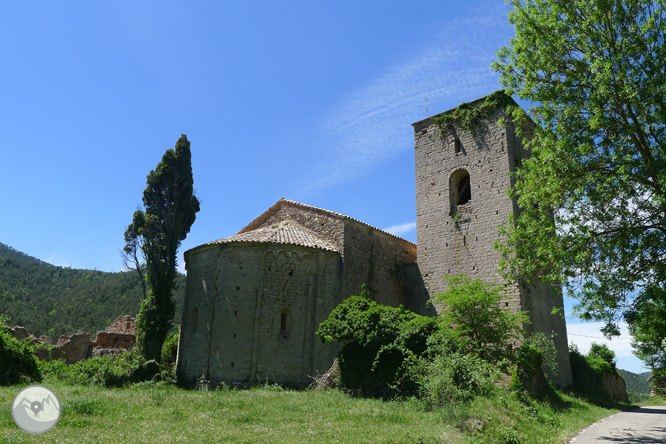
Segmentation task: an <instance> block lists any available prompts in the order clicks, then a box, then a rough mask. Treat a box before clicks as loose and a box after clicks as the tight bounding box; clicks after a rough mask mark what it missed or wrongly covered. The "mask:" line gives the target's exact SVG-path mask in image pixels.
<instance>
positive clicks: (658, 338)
mask: <svg viewBox="0 0 666 444" xmlns="http://www.w3.org/2000/svg"><path fill="white" fill-rule="evenodd" d="M626 319H627V322H628V324H629V332H630V333H631V335H632V336H633V338H634V340H633V341H632V346H633V347H634V354H635V355H636V356H638V357H639V358H640V359H642V360H643V361H645V363H646V365H647V366H648V367H649V368H650V369H651V370H652V376H651V378H650V383H651V385H652V389H653V390H654V391H655V392H658V393H661V394H666V297H665V296H664V293H663V290H661V291H660V290H658V289H656V288H655V287H653V288H650V289H649V290H648V291H645V292H643V294H641V296H640V297H639V298H638V299H637V300H636V302H635V303H634V306H633V307H632V310H630V311H629V313H627V315H626Z"/></svg>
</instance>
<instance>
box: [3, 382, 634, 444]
mask: <svg viewBox="0 0 666 444" xmlns="http://www.w3.org/2000/svg"><path fill="white" fill-rule="evenodd" d="M46 385H47V386H49V387H51V388H53V389H54V390H55V391H56V393H57V395H58V397H59V398H60V401H61V403H62V416H61V419H60V422H59V423H58V425H57V426H56V427H55V428H54V429H52V430H51V431H49V432H47V433H45V434H44V435H30V434H27V433H24V432H23V431H21V430H20V429H19V428H18V427H16V425H15V424H14V422H13V420H12V417H11V412H10V405H11V402H12V400H13V398H14V396H15V394H16V393H17V392H18V391H19V389H20V388H21V387H19V386H12V387H0V406H2V407H1V409H0V442H2V443H52V442H57V443H213V442H216V443H217V442H230V443H456V444H458V443H460V444H462V443H506V444H515V443H525V444H527V443H530V444H532V443H535V444H538V443H563V442H566V441H567V440H568V439H569V438H571V437H572V436H573V435H574V434H575V433H576V431H577V430H579V429H581V428H583V427H585V426H587V425H588V424H590V423H592V422H594V421H596V420H598V419H600V418H602V417H604V416H607V415H610V414H612V413H613V412H616V411H618V410H619V408H626V407H627V406H621V405H618V406H608V405H606V406H599V405H595V404H594V403H591V402H587V401H584V400H583V399H581V398H579V397H575V396H572V395H566V394H556V395H554V398H551V400H550V401H549V402H534V401H532V402H529V401H528V402H527V403H525V401H520V400H519V399H518V397H516V396H515V394H513V393H512V392H509V391H505V390H503V389H498V390H497V393H496V394H495V395H493V396H492V397H491V398H477V399H476V400H474V401H473V402H472V403H470V404H467V405H465V406H457V407H456V406H448V407H447V406H445V407H442V408H436V409H431V408H427V406H425V405H424V404H423V403H421V402H417V401H403V402H400V401H393V402H384V401H380V400H373V399H358V398H353V397H350V396H348V395H346V394H344V393H342V392H340V391H337V390H329V391H316V392H313V391H290V390H281V389H277V388H274V387H263V388H258V389H252V390H220V389H218V390H211V391H207V392H203V391H192V390H184V389H181V388H177V387H174V386H170V385H163V384H151V383H144V384H137V385H134V386H130V387H128V388H123V389H105V388H101V387H96V386H68V385H62V384H59V383H57V382H53V383H50V382H46ZM609 407H610V408H609Z"/></svg>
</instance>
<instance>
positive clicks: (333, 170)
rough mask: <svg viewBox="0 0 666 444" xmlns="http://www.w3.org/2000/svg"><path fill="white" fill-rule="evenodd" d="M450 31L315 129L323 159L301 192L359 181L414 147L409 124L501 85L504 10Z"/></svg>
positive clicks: (428, 38) (506, 30) (449, 25)
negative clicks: (498, 56) (496, 63)
mask: <svg viewBox="0 0 666 444" xmlns="http://www.w3.org/2000/svg"><path fill="white" fill-rule="evenodd" d="M440 29H443V30H444V31H441V32H439V33H438V34H437V33H433V34H431V35H425V36H424V39H425V43H424V44H423V45H422V49H421V50H420V51H418V52H417V53H416V54H415V55H414V56H412V57H410V58H407V59H406V60H403V61H401V62H399V63H396V64H394V65H391V66H387V67H386V68H385V69H384V70H383V73H382V74H380V75H378V76H377V77H376V78H374V79H371V80H370V81H368V83H367V84H366V85H365V86H363V87H360V88H359V89H358V90H356V91H353V92H350V93H349V94H348V95H347V96H345V97H343V98H342V100H341V101H340V103H339V104H338V105H337V106H335V107H334V108H333V109H332V110H331V111H330V113H329V114H328V115H326V116H323V117H322V119H321V121H320V123H319V125H317V128H316V130H317V132H318V134H319V140H318V142H317V143H316V144H315V145H314V146H316V147H317V150H318V153H320V154H321V155H320V156H318V157H319V158H321V159H322V161H321V163H320V164H319V165H315V166H314V168H312V169H311V171H310V174H307V175H306V176H307V177H306V181H305V185H303V184H299V186H298V188H299V189H300V191H301V192H300V193H298V194H301V195H302V194H309V193H311V192H312V191H314V190H316V189H321V188H328V187H331V186H333V185H336V184H339V183H344V182H348V181H351V180H355V179H357V178H359V177H361V176H362V175H363V174H364V172H365V171H367V170H368V169H369V168H373V167H375V166H377V165H379V164H381V163H382V162H383V161H385V160H387V159H389V158H391V157H393V156H395V155H397V154H398V153H400V152H402V151H404V150H408V149H411V148H412V145H413V135H412V134H411V132H410V128H409V124H410V123H412V122H415V121H418V120H421V119H423V118H425V117H426V115H425V102H424V99H425V97H428V108H429V114H430V115H432V114H433V113H437V112H442V111H445V110H447V109H450V108H452V107H454V106H457V105H458V104H460V102H462V101H469V100H473V99H476V98H479V97H482V96H484V95H486V94H489V93H491V92H493V91H495V90H497V89H498V88H499V84H498V82H497V79H498V76H497V74H495V73H494V72H492V71H491V69H490V64H491V62H492V61H493V60H494V59H495V52H496V51H497V49H498V48H499V46H501V45H503V44H506V43H507V41H508V38H509V36H510V35H511V33H512V28H511V26H510V25H509V24H508V23H507V19H506V7H505V6H503V5H499V6H497V7H495V8H489V9H486V10H484V11H481V12H478V13H477V14H476V15H475V16H473V17H470V18H469V19H466V20H464V21H452V22H445V23H442V25H441V28H440Z"/></svg>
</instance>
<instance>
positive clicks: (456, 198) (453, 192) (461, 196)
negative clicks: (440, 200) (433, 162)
mask: <svg viewBox="0 0 666 444" xmlns="http://www.w3.org/2000/svg"><path fill="white" fill-rule="evenodd" d="M449 198H450V202H451V213H450V215H451V217H454V216H455V215H456V214H457V213H458V206H459V205H465V204H467V203H469V201H471V200H472V189H471V184H470V178H469V173H468V172H467V171H466V170H463V169H460V170H458V171H456V172H454V173H453V174H451V177H450V179H449Z"/></svg>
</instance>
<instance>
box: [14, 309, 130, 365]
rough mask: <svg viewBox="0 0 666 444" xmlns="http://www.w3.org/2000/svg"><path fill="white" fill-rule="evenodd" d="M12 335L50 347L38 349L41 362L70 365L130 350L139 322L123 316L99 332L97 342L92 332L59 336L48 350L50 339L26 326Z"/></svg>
mask: <svg viewBox="0 0 666 444" xmlns="http://www.w3.org/2000/svg"><path fill="white" fill-rule="evenodd" d="M10 333H11V334H12V336H14V337H15V338H16V339H18V340H19V341H22V340H25V339H26V338H27V339H29V341H30V343H31V344H32V345H36V344H45V345H47V347H36V348H35V356H37V358H38V359H39V360H42V361H54V360H58V359H61V360H64V361H65V363H67V364H74V363H75V362H78V361H81V360H83V359H88V358H91V357H99V356H106V355H111V354H118V353H120V352H122V351H125V350H130V349H132V348H133V347H134V344H135V342H136V319H135V318H133V317H131V316H127V315H125V316H120V317H118V318H117V319H116V320H114V321H113V322H112V323H111V324H110V325H109V327H107V328H106V330H103V331H98V332H97V335H96V336H95V340H94V341H93V340H92V339H91V335H90V333H85V332H80V333H75V334H73V335H72V336H65V335H63V336H60V337H59V338H58V341H57V342H56V344H55V345H53V346H51V347H48V345H50V344H49V342H50V338H49V337H48V336H40V338H39V339H37V338H36V337H35V336H33V335H32V334H30V332H29V331H28V330H27V329H26V328H25V327H20V326H16V327H12V329H11V330H10Z"/></svg>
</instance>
